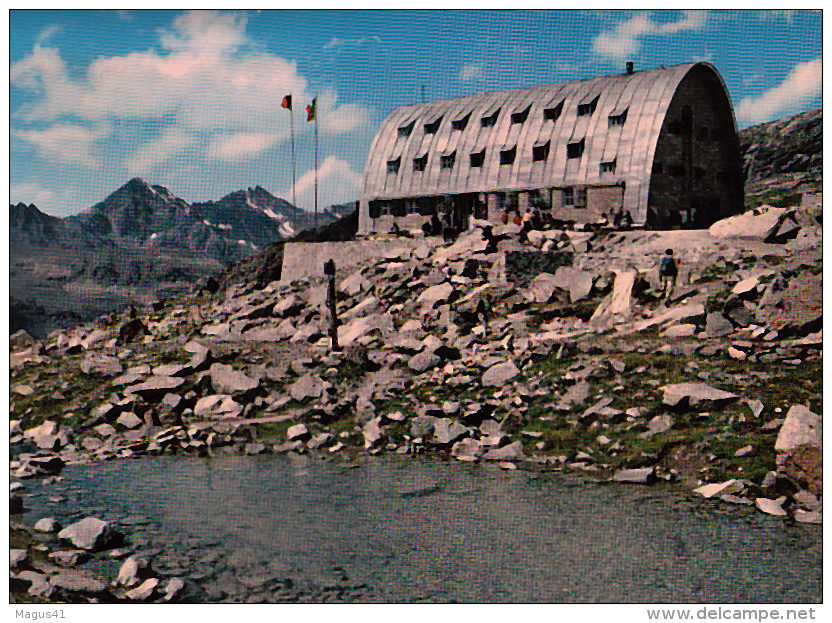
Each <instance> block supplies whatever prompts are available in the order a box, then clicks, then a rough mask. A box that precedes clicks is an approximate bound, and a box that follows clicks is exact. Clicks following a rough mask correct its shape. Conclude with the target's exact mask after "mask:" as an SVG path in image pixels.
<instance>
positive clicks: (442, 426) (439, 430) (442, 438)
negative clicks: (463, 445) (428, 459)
mask: <svg viewBox="0 0 832 623" xmlns="http://www.w3.org/2000/svg"><path fill="white" fill-rule="evenodd" d="M467 434H468V429H467V428H465V426H463V425H462V424H460V423H459V422H457V421H455V420H452V419H451V418H437V419H436V420H435V421H434V423H433V438H434V441H435V442H436V443H438V444H442V445H446V444H451V443H453V442H455V441H456V440H458V439H460V438H461V437H463V436H465V435H467Z"/></svg>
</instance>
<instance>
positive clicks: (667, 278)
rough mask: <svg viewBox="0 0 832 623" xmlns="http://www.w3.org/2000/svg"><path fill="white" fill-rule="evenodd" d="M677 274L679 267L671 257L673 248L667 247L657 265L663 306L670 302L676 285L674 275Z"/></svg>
mask: <svg viewBox="0 0 832 623" xmlns="http://www.w3.org/2000/svg"><path fill="white" fill-rule="evenodd" d="M678 274H679V268H678V267H677V266H676V260H675V259H674V258H673V249H667V250H666V251H665V252H664V257H663V258H662V262H661V264H660V265H659V279H660V280H661V286H662V294H663V296H664V304H665V306H667V305H669V304H670V297H671V296H673V288H674V287H675V286H676V276H677V275H678Z"/></svg>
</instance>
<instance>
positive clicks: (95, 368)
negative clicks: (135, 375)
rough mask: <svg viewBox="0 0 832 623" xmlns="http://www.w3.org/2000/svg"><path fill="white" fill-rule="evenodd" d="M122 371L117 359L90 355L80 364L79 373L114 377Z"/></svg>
mask: <svg viewBox="0 0 832 623" xmlns="http://www.w3.org/2000/svg"><path fill="white" fill-rule="evenodd" d="M123 369H124V368H123V367H122V365H121V361H119V359H118V357H111V356H109V355H92V356H90V357H87V358H86V359H84V360H83V361H82V362H81V371H82V372H83V373H84V374H90V375H99V376H116V375H117V374H121V372H122V370H123Z"/></svg>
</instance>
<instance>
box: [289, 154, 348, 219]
mask: <svg viewBox="0 0 832 623" xmlns="http://www.w3.org/2000/svg"><path fill="white" fill-rule="evenodd" d="M360 184H361V174H360V173H357V172H355V171H353V169H352V167H350V165H349V163H348V162H346V161H344V160H341V159H340V158H336V157H335V156H327V157H326V158H325V159H324V161H323V162H322V163H321V165H320V166H319V167H318V208H319V210H322V209H323V208H324V207H326V206H328V205H331V204H333V203H337V202H340V201H343V198H344V197H355V196H357V194H358V187H359V185H360ZM295 192H296V194H297V200H298V204H299V206H301V207H304V209H306V210H311V209H312V208H313V207H314V201H315V198H314V193H315V169H311V170H309V171H307V172H306V173H304V174H303V175H301V176H300V178H299V179H298V181H297V183H296V184H295ZM283 196H284V197H291V196H292V189H291V188H290V189H289V190H288V191H286V193H284V194H283Z"/></svg>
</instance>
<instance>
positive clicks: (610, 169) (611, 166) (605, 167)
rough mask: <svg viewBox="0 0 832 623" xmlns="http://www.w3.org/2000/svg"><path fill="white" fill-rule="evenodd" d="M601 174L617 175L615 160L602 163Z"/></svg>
mask: <svg viewBox="0 0 832 623" xmlns="http://www.w3.org/2000/svg"><path fill="white" fill-rule="evenodd" d="M601 173H615V160H614V159H613V160H610V161H609V162H602V163H601Z"/></svg>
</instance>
